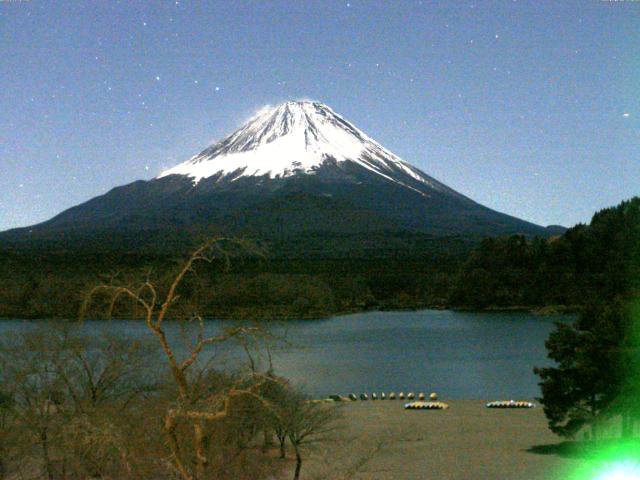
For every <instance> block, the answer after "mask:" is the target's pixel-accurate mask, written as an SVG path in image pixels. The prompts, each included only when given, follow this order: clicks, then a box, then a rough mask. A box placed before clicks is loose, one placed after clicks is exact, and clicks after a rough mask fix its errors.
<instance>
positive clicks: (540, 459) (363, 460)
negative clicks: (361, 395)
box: [302, 400, 578, 480]
mask: <svg viewBox="0 0 640 480" xmlns="http://www.w3.org/2000/svg"><path fill="white" fill-rule="evenodd" d="M445 401H446V400H445ZM447 403H448V404H449V405H450V408H449V409H448V410H441V411H426V410H417V411H416V410H412V411H410V410H404V409H403V405H404V402H403V401H399V400H395V401H390V400H383V401H382V400H378V401H371V400H369V401H365V402H362V401H357V402H345V403H344V405H343V406H342V407H341V408H342V409H343V413H344V421H343V425H342V427H341V429H340V431H339V433H338V434H336V435H335V438H336V440H335V441H332V442H329V443H328V444H325V445H324V446H323V448H327V446H328V451H327V452H323V453H320V451H321V449H320V448H318V449H317V451H316V452H315V453H314V458H313V459H310V460H309V461H308V463H306V464H305V466H304V468H303V470H302V478H303V479H321V478H324V479H342V478H357V479H376V480H387V479H389V480H391V479H394V480H398V479H409V478H412V479H440V480H442V479H447V480H469V479H504V480H510V479H514V480H515V479H518V480H521V479H525V480H538V479H540V480H543V479H555V478H562V472H564V471H565V469H571V468H572V467H573V466H575V465H576V462H578V460H576V459H571V458H563V457H560V456H558V455H555V454H542V453H536V450H537V451H538V452H540V450H544V448H540V447H541V446H544V445H554V444H558V443H560V442H561V441H562V439H560V438H559V437H557V436H555V435H554V434H553V433H551V432H550V431H549V430H548V429H547V425H546V420H545V417H544V413H543V411H542V409H541V408H540V407H537V408H533V409H508V410H506V409H505V410H498V409H488V408H485V403H486V402H484V401H479V400H456V401H448V402H447ZM533 447H538V448H533ZM532 448H533V451H532Z"/></svg>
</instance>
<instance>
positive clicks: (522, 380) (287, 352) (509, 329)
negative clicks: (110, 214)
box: [0, 310, 571, 399]
mask: <svg viewBox="0 0 640 480" xmlns="http://www.w3.org/2000/svg"><path fill="white" fill-rule="evenodd" d="M570 319H571V318H570V317H566V316H565V317H541V316H535V315H531V314H527V313H490V314H487V313H469V312H454V311H438V310H420V311H410V312H367V313H359V314H353V315H345V316H339V317H334V318H330V319H326V320H304V321H295V320H294V321H287V322H283V323H279V324H274V325H273V327H272V329H273V330H274V331H275V332H279V333H283V332H286V336H287V340H288V342H289V343H290V344H291V347H288V348H286V349H279V350H276V351H274V352H273V363H274V367H275V370H276V373H278V374H280V375H283V376H285V377H287V378H289V379H291V380H292V381H293V382H295V383H297V384H299V385H302V386H303V387H304V388H305V390H306V391H307V392H309V393H311V394H313V395H315V396H325V395H329V394H334V393H337V394H342V395H346V394H348V393H350V392H355V393H360V392H390V391H395V392H400V391H404V392H408V391H414V392H416V393H417V392H420V391H423V392H425V393H429V392H432V391H436V392H438V393H439V394H440V396H441V398H452V399H460V398H468V399H494V398H506V399H511V398H514V399H515V398H518V399H532V398H534V397H536V396H539V388H538V386H537V381H538V380H537V377H536V376H535V375H534V374H533V371H532V369H533V367H534V366H543V365H548V364H549V360H548V359H547V358H546V350H545V347H544V342H545V340H546V338H547V336H548V335H549V332H550V331H551V330H552V329H553V322H554V321H556V320H562V321H568V320H570ZM230 323H231V322H224V323H223V322H220V321H217V320H209V321H207V323H206V329H207V331H208V332H209V333H214V332H216V331H219V330H220V328H221V326H224V325H229V324H230ZM37 324H38V322H28V321H20V320H4V321H0V334H1V335H2V336H5V335H8V334H10V332H12V331H21V330H23V331H24V330H27V329H31V328H36V327H37ZM167 328H168V329H169V330H170V331H171V333H172V335H173V340H174V342H176V344H180V343H179V342H180V330H181V329H180V327H179V325H178V324H177V323H167ZM83 329H84V330H85V331H86V332H91V333H94V332H95V333H96V334H98V333H99V332H102V331H108V332H110V333H115V334H117V335H119V336H122V337H130V338H142V337H145V336H150V334H149V333H148V332H147V330H146V327H145V325H144V323H143V322H141V321H133V320H127V321H121V320H118V321H115V320H114V321H88V322H85V324H84V326H83ZM234 348H235V351H234V352H231V351H229V348H226V349H224V351H222V352H221V353H219V354H218V355H219V356H220V358H221V359H222V358H237V352H238V349H237V347H234ZM153 361H159V360H155V359H154V360H153Z"/></svg>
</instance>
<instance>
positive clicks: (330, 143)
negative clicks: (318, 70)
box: [158, 101, 448, 190]
mask: <svg viewBox="0 0 640 480" xmlns="http://www.w3.org/2000/svg"><path fill="white" fill-rule="evenodd" d="M327 162H337V163H341V162H353V163H354V164H356V165H358V166H360V167H363V168H365V169H367V170H369V171H370V172H373V173H375V174H377V175H379V176H381V177H384V178H385V179H387V180H389V181H392V182H395V183H398V184H400V185H404V186H406V187H408V188H411V189H412V190H416V189H415V187H412V186H410V185H409V182H407V181H406V178H404V177H406V176H409V177H410V178H412V179H413V181H415V180H417V181H419V182H421V183H424V184H426V185H428V186H429V187H431V188H435V189H438V190H445V189H446V190H448V189H447V187H445V186H444V185H442V184H440V183H439V182H437V181H435V180H434V179H432V178H431V177H429V176H427V175H425V174H424V173H423V172H421V171H420V170H418V169H416V168H414V167H413V166H411V165H410V164H409V163H407V162H405V161H404V160H402V159H400V158H399V157H397V156H396V155H394V154H393V153H391V152H390V151H389V150H387V149H385V148H384V147H382V146H381V145H380V144H379V143H377V142H375V141H374V140H372V139H371V138H369V137H368V136H367V135H366V134H365V133H363V132H362V131H360V130H359V129H357V128H356V127H355V126H354V125H352V124H351V123H349V122H348V121H347V120H345V119H344V118H343V117H341V116H340V115H338V114H337V113H335V112H334V111H333V110H332V109H331V108H329V107H328V106H327V105H324V104H322V103H319V102H312V101H291V102H286V103H282V104H280V105H278V106H276V107H269V108H264V109H262V110H261V111H260V112H259V113H258V114H257V115H256V116H254V117H253V118H252V119H251V120H249V122H247V124H246V125H244V126H243V127H241V128H240V129H239V130H237V131H236V132H235V133H233V134H231V135H230V136H228V137H227V138H225V139H224V140H221V141H220V142H218V143H216V144H214V145H212V146H211V147H209V148H207V149H205V150H204V151H203V152H201V153H200V154H198V155H196V156H194V157H192V158H191V159H189V160H187V161H186V162H184V163H181V164H179V165H177V166H175V167H173V168H170V169H169V170H165V171H164V172H162V173H161V174H160V175H159V176H158V178H162V177H166V176H168V175H176V174H177V175H184V176H188V177H190V178H192V179H193V181H194V183H198V182H199V181H200V180H202V179H204V178H209V177H213V176H217V180H218V181H234V180H237V179H239V178H241V177H260V176H268V177H269V178H272V179H273V178H286V177H290V176H293V175H296V174H314V173H316V172H317V171H318V170H319V169H320V168H321V167H322V166H323V165H325V164H326V163H327ZM398 174H401V175H398ZM413 181H412V182H410V183H413Z"/></svg>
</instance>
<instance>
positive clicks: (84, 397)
mask: <svg viewBox="0 0 640 480" xmlns="http://www.w3.org/2000/svg"><path fill="white" fill-rule="evenodd" d="M219 246H220V245H219V242H218V241H211V242H208V243H207V244H205V245H203V246H202V247H201V248H199V249H198V250H197V251H195V252H194V254H193V255H192V256H191V257H190V258H189V260H187V261H186V263H184V264H183V265H182V266H181V268H180V269H179V270H178V272H177V274H176V275H175V276H174V277H173V279H172V281H171V282H170V283H169V284H168V286H167V287H166V288H165V287H163V286H158V285H156V284H154V283H152V282H151V281H149V280H144V281H142V282H139V283H132V284H126V283H120V282H118V281H116V280H115V279H111V280H110V281H109V282H108V283H101V284H99V285H96V286H95V287H93V288H92V289H91V290H90V291H89V292H88V293H87V296H86V297H85V301H84V303H83V308H82V310H81V312H82V315H81V319H80V322H81V321H82V318H83V317H84V315H92V314H95V313H96V311H102V312H103V313H104V314H105V315H106V316H108V317H111V316H112V314H113V313H114V312H116V311H118V310H121V311H125V310H132V309H137V310H138V312H139V313H140V316H141V317H142V320H141V322H144V324H145V325H146V327H147V330H148V333H149V336H148V342H137V341H135V342H134V341H131V340H128V339H127V338H116V337H110V336H103V337H96V336H91V337H90V336H82V335H81V334H80V333H79V332H78V330H77V327H78V323H69V322H60V323H57V324H48V325H45V326H43V327H42V328H41V329H38V330H35V331H32V332H29V333H23V334H21V335H19V336H7V337H8V338H5V339H3V341H2V344H1V345H0V478H43V479H48V480H54V479H77V478H105V479H106V478H110V479H127V478H130V479H133V478H158V479H162V478H167V479H169V478H171V479H175V478H180V479H182V480H198V479H204V478H218V479H225V478H227V479H260V478H273V477H274V475H276V474H279V473H280V472H282V471H283V470H284V469H285V468H286V467H288V466H289V463H290V462H292V463H293V464H294V468H293V471H294V473H293V478H294V479H298V478H299V476H300V472H301V470H302V466H303V461H304V459H305V458H306V455H307V445H308V444H309V443H310V442H314V443H319V442H321V441H322V440H326V439H327V438H328V437H327V435H328V434H329V433H330V432H331V431H332V430H333V429H334V428H335V422H336V419H337V410H336V409H335V407H334V406H331V405H327V404H323V403H317V402H313V401H310V400H309V399H308V398H306V397H305V396H304V395H303V394H302V393H300V392H298V391H296V390H295V389H294V388H292V387H291V386H290V385H289V383H288V382H287V381H286V379H283V378H280V377H278V376H277V375H276V372H274V371H273V368H272V366H271V362H270V354H269V351H270V348H272V347H273V345H274V343H277V342H278V339H275V338H273V337H272V336H270V335H269V333H268V332H267V331H265V330H264V329H263V328H260V327H256V326H236V327H234V328H231V329H227V330H223V331H220V332H219V333H217V334H215V335H207V334H205V329H204V323H203V321H202V319H201V318H200V317H199V316H197V315H196V314H191V316H190V317H189V318H188V319H185V320H182V321H183V322H184V329H183V335H182V338H170V337H169V336H168V335H167V333H166V331H165V327H164V321H165V319H167V318H169V316H170V315H171V312H172V308H173V307H174V306H175V305H177V304H178V303H179V295H178V293H177V291H178V289H179V287H180V285H181V284H182V282H183V281H184V280H185V279H186V278H188V277H190V276H193V275H194V273H195V271H196V266H197V264H202V263H207V262H212V261H213V260H214V259H215V258H220V257H224V255H226V253H225V252H223V251H222V250H221V249H220V248H219ZM229 342H236V343H237V344H238V347H241V349H242V351H244V352H245V353H246V358H247V361H246V365H245V367H244V368H240V367H241V365H237V369H236V371H235V372H231V371H230V370H229V368H228V365H227V366H226V368H224V369H223V368H222V365H223V364H222V362H221V359H220V357H219V356H215V355H212V352H211V351H210V350H211V349H215V347H216V346H219V345H221V344H226V343H229ZM179 345H182V348H181V349H180V348H179V347H178V346H179ZM265 352H266V354H267V355H266V358H267V362H266V365H265V366H264V368H260V365H261V363H260V362H259V359H260V358H263V357H264V353H265ZM288 457H291V460H288Z"/></svg>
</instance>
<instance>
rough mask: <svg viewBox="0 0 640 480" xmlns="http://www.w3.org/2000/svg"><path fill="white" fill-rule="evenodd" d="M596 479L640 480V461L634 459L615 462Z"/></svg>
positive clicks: (595, 478)
mask: <svg viewBox="0 0 640 480" xmlns="http://www.w3.org/2000/svg"><path fill="white" fill-rule="evenodd" d="M594 480H640V463H638V462H637V461H633V460H625V461H622V462H614V463H613V465H611V466H610V467H609V468H607V469H606V470H604V471H603V472H601V473H600V474H598V475H597V476H596V477H594Z"/></svg>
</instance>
